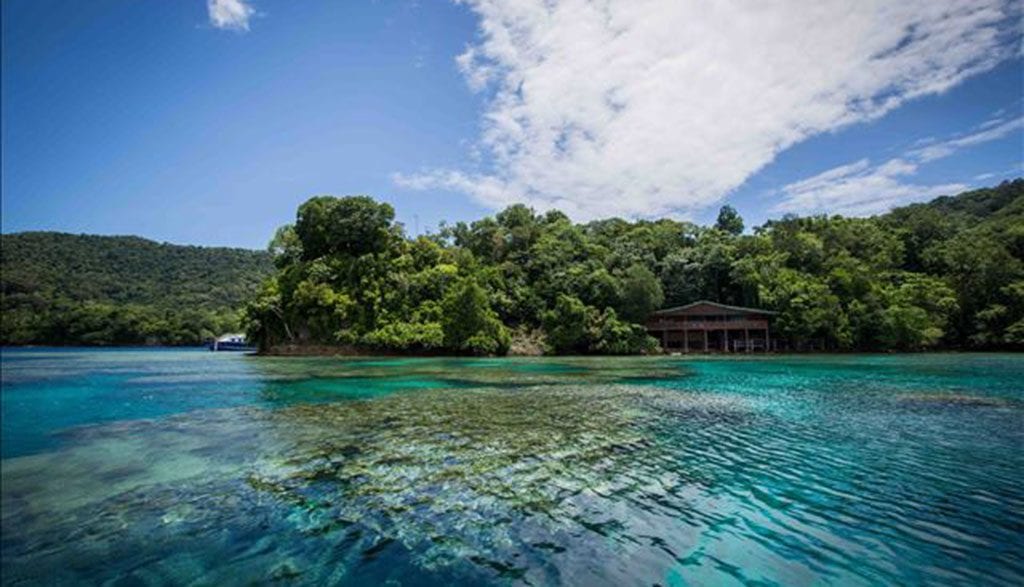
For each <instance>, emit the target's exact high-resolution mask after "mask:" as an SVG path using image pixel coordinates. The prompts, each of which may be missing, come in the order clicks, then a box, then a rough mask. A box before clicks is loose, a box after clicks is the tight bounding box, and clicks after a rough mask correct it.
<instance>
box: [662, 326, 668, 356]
mask: <svg viewBox="0 0 1024 587" xmlns="http://www.w3.org/2000/svg"><path fill="white" fill-rule="evenodd" d="M661 350H662V352H666V353H667V352H668V328H662V329H661Z"/></svg>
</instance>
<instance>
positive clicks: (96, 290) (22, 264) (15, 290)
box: [0, 232, 273, 345]
mask: <svg viewBox="0 0 1024 587" xmlns="http://www.w3.org/2000/svg"><path fill="white" fill-rule="evenodd" d="M2 239H3V240H2V255H0V271H2V279H0V287H2V311H3V320H2V326H3V328H2V329H0V330H2V332H0V341H2V343H3V344H57V345H82V344H85V345H100V344H108V345H109V344H200V343H202V342H203V341H204V340H206V339H208V338H210V337H212V336H216V335H220V334H223V333H225V332H231V331H238V329H239V328H240V318H241V312H240V310H241V308H242V307H243V306H244V304H245V302H246V301H247V300H248V299H250V298H251V297H252V296H253V295H254V294H255V293H256V291H257V290H258V288H259V284H260V283H261V282H262V281H263V280H264V279H266V278H267V276H268V275H269V274H270V273H271V271H272V269H273V265H272V263H271V258H270V255H269V254H267V253H266V252H258V251H247V250H243V249H227V248H209V247H187V246H177V245H170V244H160V243H156V242H153V241H149V240H145V239H141V238H136V237H107V236H88V235H72V234H61V233H52V232H28V233H18V234H6V235H3V237H2Z"/></svg>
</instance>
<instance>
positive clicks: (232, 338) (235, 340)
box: [209, 334, 256, 352]
mask: <svg viewBox="0 0 1024 587" xmlns="http://www.w3.org/2000/svg"><path fill="white" fill-rule="evenodd" d="M209 347H210V350H211V351H248V352H255V351H256V347H254V346H251V345H250V344H249V342H248V341H247V340H246V339H245V335H244V334H225V335H224V336H221V337H218V338H215V339H213V340H212V341H210V344H209Z"/></svg>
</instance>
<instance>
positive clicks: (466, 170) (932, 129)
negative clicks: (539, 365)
mask: <svg viewBox="0 0 1024 587" xmlns="http://www.w3.org/2000/svg"><path fill="white" fill-rule="evenodd" d="M743 4H744V3H743V2H738V3H734V4H731V5H729V6H730V8H729V9H728V10H725V9H722V10H717V11H716V10H710V11H709V10H699V6H697V5H695V4H691V3H688V2H656V1H650V2H648V1H646V0H630V1H628V2H626V1H619V0H612V1H611V2H608V3H605V4H602V6H601V7H599V8H595V7H594V5H591V4H588V3H585V2H582V1H581V0H580V1H576V0H557V1H555V2H548V3H544V2H540V0H537V2H536V3H535V2H534V0H519V1H518V2H504V1H501V0H479V1H477V0H471V1H469V2H465V3H452V2H445V1H440V0H437V1H426V0H424V1H421V2H410V1H403V2H399V1H395V2H389V1H385V0H380V1H377V2H372V1H365V2H363V1H359V0H352V1H346V2H341V1H327V0H307V1H304V2H290V1H284V0H251V1H248V0H214V1H211V2H209V3H208V2H206V1H205V0H181V1H176V2H164V1H161V0H123V1H122V0H99V1H96V2H78V1H63V2H56V1H51V0H5V1H4V2H3V4H2V6H3V86H2V87H3V90H2V92H3V95H2V98H3V104H2V109H3V121H2V122H3V130H2V133H3V134H2V142H3V145H2V146H3V179H2V181H3V183H2V187H3V230H4V232H13V231H21V230H62V231H69V232H87V233H100V234H137V235H141V236H145V237H148V238H153V239H156V240H166V241H170V242H175V243H191V244H213V245H232V246H244V247H254V248H255V247H262V246H264V244H265V243H266V241H267V239H268V238H269V236H270V235H271V234H272V232H273V230H274V228H275V227H276V226H278V225H280V224H283V223H285V222H289V221H291V220H292V219H293V218H294V211H295V208H296V206H297V205H298V204H299V203H301V202H302V201H304V200H305V199H306V198H308V197H310V196H312V195H317V194H336V195H342V194H370V195H373V196H376V197H378V198H380V199H383V200H386V201H388V202H390V203H392V204H393V205H394V206H395V208H396V210H397V212H398V218H399V220H400V221H402V222H404V223H405V224H406V226H407V227H408V228H409V230H410V232H412V231H414V228H415V227H416V226H418V227H419V228H420V230H421V231H423V230H426V229H430V228H433V227H435V226H436V224H437V223H438V221H440V220H442V219H447V220H449V221H457V220H469V219H474V218H478V217H480V216H482V215H484V214H487V213H491V212H493V211H495V210H497V209H500V208H501V207H502V206H504V205H507V204H509V203H512V202H518V201H522V202H526V203H528V204H530V205H533V206H535V207H537V208H539V209H544V208H549V207H558V208H561V209H564V210H566V211H567V212H569V213H570V215H571V216H573V217H574V218H576V219H578V220H588V219H591V218H597V217H604V216H611V215H620V216H626V217H652V216H659V215H671V216H674V217H680V218H690V219H694V220H697V221H702V222H706V221H708V220H710V219H713V217H714V215H715V213H716V211H717V209H718V207H719V206H720V205H721V204H723V203H731V204H733V205H734V206H735V207H737V208H738V209H739V210H740V212H741V214H742V215H743V216H744V217H745V218H746V219H747V222H748V225H751V224H758V223H761V222H763V221H764V220H765V219H766V218H769V217H773V216H778V215H780V214H782V213H785V212H797V213H804V214H807V213H816V212H842V213H849V214H871V213H876V212H879V211H884V210H885V209H887V208H888V207H891V206H893V205H899V204H903V203H907V202H910V201H919V200H922V199H928V198H930V197H933V196H935V195H939V194H942V193H950V192H955V191H959V190H961V189H966V188H970V187H976V186H984V185H993V184H995V183H998V182H999V181H1001V180H1002V179H1006V178H1011V177H1018V176H1020V175H1022V174H1024V173H1022V170H1021V162H1022V159H1024V131H1022V124H1024V123H1022V120H1024V118H1022V117H1024V105H1022V101H1021V95H1022V87H1024V80H1022V61H1021V52H1020V39H1021V31H1020V30H1019V27H1020V24H1019V23H1020V20H1019V16H1020V13H1019V7H1017V6H1016V5H1015V4H1014V3H1012V2H1002V1H1000V0H977V1H974V2H968V3H965V4H963V5H962V6H961V5H960V4H957V3H951V6H953V5H955V6H956V7H958V8H957V9H954V10H943V11H936V10H934V9H933V8H931V7H930V4H932V3H929V2H924V1H923V0H922V1H921V2H916V1H904V2H899V3H891V6H887V5H886V3H884V2H883V3H881V5H883V8H877V7H875V8H871V9H864V10H859V9H853V10H852V9H850V7H849V3H845V4H846V5H845V6H844V3H842V2H837V3H835V4H833V3H831V2H830V1H823V2H821V3H820V4H821V7H820V9H819V10H818V11H817V12H815V11H808V10H803V9H801V8H800V3H799V2H796V3H790V4H789V5H787V3H785V2H782V3H780V4H779V5H778V6H774V5H773V6H772V7H770V8H767V9H766V8H764V3H760V7H758V3H752V4H751V5H750V6H749V7H744V6H743ZM947 8H948V7H947ZM729 10H735V11H738V12H729ZM831 10H834V11H836V12H834V13H833V12H830V11H831ZM809 12H810V13H813V14H808V13H809Z"/></svg>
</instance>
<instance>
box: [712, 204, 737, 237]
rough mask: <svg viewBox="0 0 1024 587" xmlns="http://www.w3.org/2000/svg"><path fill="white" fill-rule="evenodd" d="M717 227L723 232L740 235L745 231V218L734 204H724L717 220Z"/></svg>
mask: <svg viewBox="0 0 1024 587" xmlns="http://www.w3.org/2000/svg"><path fill="white" fill-rule="evenodd" d="M715 228H717V229H718V230H721V231H722V232H727V233H729V234H732V235H738V234H740V233H742V232H743V218H742V217H740V214H739V212H737V211H736V208H733V207H732V206H728V205H726V206H722V208H721V209H720V210H719V211H718V220H717V221H715Z"/></svg>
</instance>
